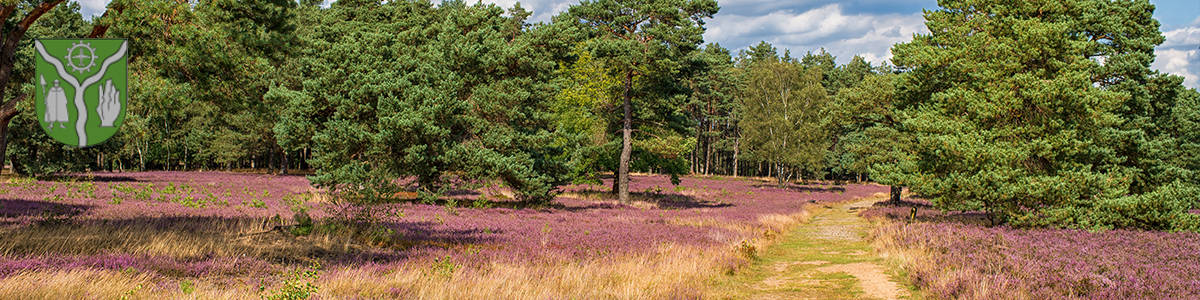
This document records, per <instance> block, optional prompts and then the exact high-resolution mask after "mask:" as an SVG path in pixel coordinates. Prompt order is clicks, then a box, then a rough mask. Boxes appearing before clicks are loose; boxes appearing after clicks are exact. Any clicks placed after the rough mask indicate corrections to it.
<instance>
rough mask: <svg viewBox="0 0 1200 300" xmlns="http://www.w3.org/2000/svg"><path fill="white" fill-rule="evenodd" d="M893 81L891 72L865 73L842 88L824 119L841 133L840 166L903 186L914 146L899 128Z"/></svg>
mask: <svg viewBox="0 0 1200 300" xmlns="http://www.w3.org/2000/svg"><path fill="white" fill-rule="evenodd" d="M897 80H898V78H897V76H896V75H891V74H879V75H867V76H866V77H864V78H863V80H862V81H861V82H860V83H858V84H856V85H855V86H853V87H849V88H844V89H842V90H841V91H840V92H839V93H838V94H837V96H836V97H834V100H833V102H832V103H831V104H830V105H829V107H830V110H829V114H828V115H827V118H828V120H827V121H826V122H827V126H828V127H829V129H830V130H832V131H834V132H839V133H841V135H839V139H838V150H840V153H838V155H839V156H840V157H839V158H838V163H840V164H841V167H842V168H843V169H844V170H847V171H853V172H859V173H867V174H870V175H871V177H872V179H873V180H875V181H876V182H879V183H882V184H886V185H903V184H904V182H905V180H906V179H907V177H906V176H907V175H909V174H911V173H912V172H913V170H915V169H916V167H917V165H916V162H917V160H916V157H915V154H914V152H913V151H915V150H914V149H915V147H916V145H915V143H914V141H913V140H912V138H911V136H910V135H908V134H906V132H904V131H903V127H901V125H902V124H900V116H899V115H898V113H899V112H898V111H897V105H898V103H897V100H898V99H897V97H896V88H895V85H896V83H897Z"/></svg>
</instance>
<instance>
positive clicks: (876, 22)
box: [71, 0, 1200, 88]
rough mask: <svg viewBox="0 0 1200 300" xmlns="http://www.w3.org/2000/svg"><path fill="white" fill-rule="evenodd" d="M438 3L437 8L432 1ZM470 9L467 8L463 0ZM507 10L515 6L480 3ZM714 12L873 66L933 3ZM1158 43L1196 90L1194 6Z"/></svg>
mask: <svg viewBox="0 0 1200 300" xmlns="http://www.w3.org/2000/svg"><path fill="white" fill-rule="evenodd" d="M71 1H76V2H79V3H80V4H81V6H82V7H83V13H84V15H85V16H95V15H99V14H100V13H102V12H103V11H104V7H105V5H106V4H107V3H108V2H109V1H110V0H71ZM434 1H438V0H434ZM468 1H472V0H468ZM482 2H485V3H495V4H498V5H500V6H503V7H512V6H513V4H515V3H517V2H518V0H482ZM519 2H520V3H521V6H522V7H524V8H525V9H527V10H531V11H533V17H532V21H534V22H540V21H549V20H550V17H551V16H553V15H556V14H558V13H560V12H563V11H565V10H566V9H567V8H568V7H570V5H572V4H575V3H578V2H579V0H524V1H519ZM717 2H718V3H719V4H720V6H721V11H720V12H719V13H717V15H716V16H715V17H714V18H713V19H711V20H708V24H707V25H706V26H705V27H706V28H707V31H706V33H705V34H704V40H705V41H707V42H716V43H720V44H721V45H722V46H724V47H726V48H730V49H734V50H735V51H736V50H741V49H746V48H747V47H749V46H751V45H753V44H757V43H758V42H759V41H767V42H769V43H771V44H773V45H775V47H776V48H780V52H782V51H784V50H785V49H786V50H790V51H791V52H792V54H793V55H797V56H798V55H803V54H804V53H806V52H809V51H816V50H818V49H820V48H824V49H825V50H826V51H828V52H829V53H831V54H833V55H834V56H836V57H837V60H838V62H839V63H845V62H847V61H849V60H850V58H851V57H853V56H854V55H862V56H863V58H866V59H867V60H868V61H871V62H872V63H874V64H878V63H881V62H884V61H887V60H888V59H890V58H891V57H892V54H891V46H892V44H895V43H900V42H907V41H909V40H911V39H912V36H913V34H917V33H927V32H928V30H927V29H926V28H925V24H924V19H923V18H922V17H921V12H922V10H923V9H935V8H937V1H936V0H850V1H835V0H790V1H775V0H717ZM1150 2H1151V3H1153V4H1154V5H1155V6H1157V9H1156V10H1155V12H1154V16H1155V18H1158V20H1159V22H1160V23H1161V24H1162V27H1161V28H1160V30H1161V31H1162V32H1163V36H1165V37H1166V41H1165V42H1163V44H1162V45H1160V46H1159V47H1158V48H1156V49H1155V55H1156V56H1157V58H1156V59H1155V61H1154V64H1152V65H1151V67H1153V68H1155V69H1157V70H1160V71H1163V72H1167V73H1171V74H1176V75H1180V76H1183V77H1184V85H1186V86H1188V87H1191V88H1200V1H1198V0H1151V1H1150Z"/></svg>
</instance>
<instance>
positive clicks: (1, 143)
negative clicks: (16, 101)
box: [0, 111, 17, 173]
mask: <svg viewBox="0 0 1200 300" xmlns="http://www.w3.org/2000/svg"><path fill="white" fill-rule="evenodd" d="M11 115H12V116H15V115H16V113H15V111H14V113H12V114H11ZM12 116H2V115H0V171H4V164H5V163H7V162H8V156H6V154H8V152H7V151H8V121H11V120H12ZM12 165H13V170H14V173H16V172H15V170H16V166H17V164H16V163H15V162H14V163H13V164H12ZM0 173H2V172H0Z"/></svg>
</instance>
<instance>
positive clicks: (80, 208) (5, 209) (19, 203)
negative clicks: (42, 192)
mask: <svg viewBox="0 0 1200 300" xmlns="http://www.w3.org/2000/svg"><path fill="white" fill-rule="evenodd" d="M93 207H94V206H91V205H82V204H66V203H55V202H46V201H29V200H19V199H0V225H12V224H17V223H20V221H19V220H16V219H21V218H23V217H40V218H41V219H40V220H41V221H45V220H52V221H53V220H56V219H69V218H74V217H75V216H78V215H81V214H83V213H85V212H87V211H88V210H91V209H92V208H93Z"/></svg>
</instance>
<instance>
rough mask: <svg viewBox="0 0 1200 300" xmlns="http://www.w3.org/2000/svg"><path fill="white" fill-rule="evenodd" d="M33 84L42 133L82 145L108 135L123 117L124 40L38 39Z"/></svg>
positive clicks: (112, 132) (125, 96)
mask: <svg viewBox="0 0 1200 300" xmlns="http://www.w3.org/2000/svg"><path fill="white" fill-rule="evenodd" d="M33 46H34V48H36V49H35V52H36V53H35V54H34V56H35V57H36V60H37V66H36V74H34V79H33V80H34V84H35V85H36V87H35V88H36V89H37V91H36V92H35V95H36V96H35V97H34V100H35V102H37V117H38V120H39V122H41V125H42V126H41V127H42V130H45V131H46V135H49V136H50V137H52V138H54V140H57V141H59V142H62V143H64V144H67V145H72V146H78V147H87V146H92V145H96V144H99V143H101V142H104V141H105V140H108V138H110V137H112V136H113V135H114V134H116V133H117V130H118V129H120V128H121V123H122V122H123V121H124V120H125V107H126V104H127V102H126V99H128V97H129V93H128V92H126V87H127V85H126V83H127V81H128V73H127V69H128V68H127V63H128V61H129V59H128V58H127V53H128V51H129V43H128V42H126V41H125V40H123V39H39V40H36V41H34V42H33Z"/></svg>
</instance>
